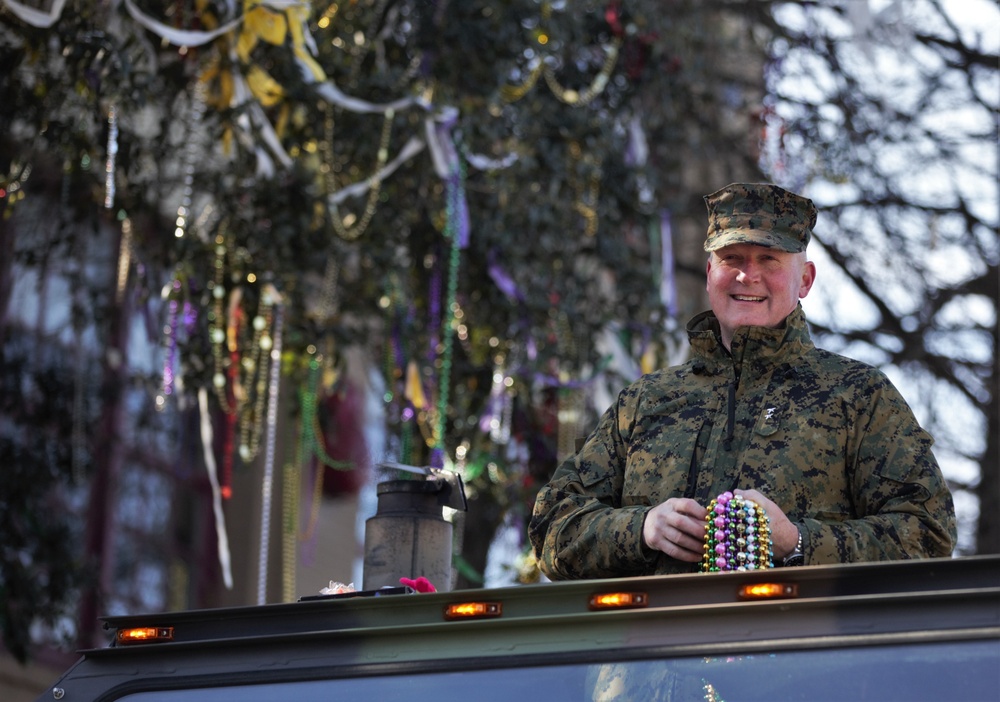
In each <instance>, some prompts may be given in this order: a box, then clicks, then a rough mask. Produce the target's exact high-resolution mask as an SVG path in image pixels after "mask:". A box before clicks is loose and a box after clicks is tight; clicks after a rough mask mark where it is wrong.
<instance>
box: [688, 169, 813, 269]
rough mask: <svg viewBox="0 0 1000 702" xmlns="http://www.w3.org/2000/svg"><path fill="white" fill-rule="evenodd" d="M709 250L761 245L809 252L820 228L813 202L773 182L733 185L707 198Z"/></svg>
mask: <svg viewBox="0 0 1000 702" xmlns="http://www.w3.org/2000/svg"><path fill="white" fill-rule="evenodd" d="M705 206H706V207H708V234H707V236H706V238H705V251H716V250H718V249H721V248H722V247H723V246H730V245H732V244H757V245H758V246H767V247H769V248H776V249H781V250H783V251H790V252H792V253H799V252H802V251H805V250H806V245H807V244H808V243H809V239H810V238H812V230H813V227H815V226H816V206H815V205H813V202H812V200H810V199H809V198H806V197H802V196H801V195H796V194H795V193H792V192H789V191H788V190H785V189H784V188H780V187H778V186H777V185H772V184H770V183H733V184H732V185H727V186H726V187H724V188H722V189H720V190H716V191H715V192H714V193H712V194H711V195H706V196H705Z"/></svg>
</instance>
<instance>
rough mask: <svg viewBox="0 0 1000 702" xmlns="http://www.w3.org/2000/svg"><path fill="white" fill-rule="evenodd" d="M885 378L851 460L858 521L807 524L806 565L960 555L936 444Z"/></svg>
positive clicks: (861, 419) (860, 420)
mask: <svg viewBox="0 0 1000 702" xmlns="http://www.w3.org/2000/svg"><path fill="white" fill-rule="evenodd" d="M879 376H880V380H881V382H880V383H879V384H878V385H877V386H876V387H875V388H873V389H872V393H871V394H870V395H869V401H868V402H867V405H868V406H867V409H866V410H865V411H864V412H862V413H861V414H859V415H858V416H857V417H856V422H857V425H856V426H855V427H854V431H853V432H852V434H853V439H852V442H851V443H850V444H849V445H848V447H847V451H848V455H847V456H846V457H845V458H846V469H847V481H848V491H849V495H850V499H851V500H852V502H853V505H852V509H851V513H852V518H850V519H847V520H845V521H826V520H824V519H823V518H822V515H816V517H817V518H807V519H805V520H803V522H802V523H803V526H804V527H805V532H806V534H805V538H804V542H805V543H804V552H805V562H806V563H807V564H820V563H847V562H855V561H887V560H902V559H911V558H931V557H947V556H950V555H951V554H952V551H953V550H954V548H955V542H956V540H957V532H956V523H955V507H954V503H953V501H952V496H951V492H950V490H949V489H948V486H947V483H946V482H945V479H944V477H943V476H942V474H941V469H940V467H939V466H938V463H937V460H936V459H935V457H934V454H933V453H932V451H931V446H932V444H933V439H932V438H931V436H930V435H929V434H928V433H927V432H926V431H924V430H923V429H922V428H921V427H920V425H919V424H918V423H917V420H916V418H915V417H914V416H913V413H912V411H911V410H910V408H909V406H908V405H907V404H906V401H905V400H904V399H903V398H902V396H901V395H900V394H899V391H898V390H897V389H896V388H895V387H894V386H893V385H892V384H891V383H890V382H889V380H888V379H887V378H885V377H884V376H881V374H879Z"/></svg>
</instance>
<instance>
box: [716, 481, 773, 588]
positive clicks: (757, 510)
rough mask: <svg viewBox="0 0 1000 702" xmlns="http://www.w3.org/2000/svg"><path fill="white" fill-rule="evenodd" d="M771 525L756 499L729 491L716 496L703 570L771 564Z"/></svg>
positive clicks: (768, 565) (764, 566) (734, 568)
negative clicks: (746, 497)
mask: <svg viewBox="0 0 1000 702" xmlns="http://www.w3.org/2000/svg"><path fill="white" fill-rule="evenodd" d="M772 558H773V553H772V551H771V526H770V522H769V521H768V518H767V513H766V512H765V511H764V510H763V508H761V506H760V505H758V504H757V503H756V502H754V501H753V500H747V499H745V498H743V497H740V496H739V495H734V494H733V493H732V492H730V491H726V492H724V493H722V494H721V495H719V496H718V497H717V498H715V499H714V500H712V502H711V504H709V506H708V515H707V516H706V517H705V553H704V556H702V560H701V572H702V573H716V572H720V571H747V570H762V569H765V568H771V567H773V566H772Z"/></svg>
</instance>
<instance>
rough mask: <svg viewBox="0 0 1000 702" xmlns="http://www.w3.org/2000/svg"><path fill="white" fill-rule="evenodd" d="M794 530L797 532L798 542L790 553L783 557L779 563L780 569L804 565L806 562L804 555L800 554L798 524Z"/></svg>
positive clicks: (800, 528)
mask: <svg viewBox="0 0 1000 702" xmlns="http://www.w3.org/2000/svg"><path fill="white" fill-rule="evenodd" d="M795 530H796V531H797V532H799V540H798V542H797V543H796V544H795V548H794V549H792V552H791V553H789V554H788V555H787V556H785V557H784V559H782V561H781V565H782V567H786V566H800V565H804V564H805V562H806V559H805V555H804V554H803V553H802V527H800V526H799V525H798V524H796V525H795Z"/></svg>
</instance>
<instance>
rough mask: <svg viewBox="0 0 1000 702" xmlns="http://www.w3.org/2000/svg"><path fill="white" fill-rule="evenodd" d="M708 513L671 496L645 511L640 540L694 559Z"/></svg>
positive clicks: (702, 544) (701, 549) (702, 543)
mask: <svg viewBox="0 0 1000 702" xmlns="http://www.w3.org/2000/svg"><path fill="white" fill-rule="evenodd" d="M707 515H708V510H707V509H705V508H704V507H702V506H701V505H699V504H698V503H697V502H695V501H694V500H689V499H688V498H686V497H671V498H670V499H669V500H667V501H666V502H661V503H660V504H658V505H656V507H654V508H653V509H651V510H649V512H648V513H647V514H646V521H645V522H643V525H642V538H643V541H645V542H646V545H647V546H649V547H650V548H653V549H656V550H657V551H663V552H664V553H665V554H667V555H668V556H671V557H673V558H676V559H677V560H679V561H686V562H688V563H697V562H698V561H700V560H701V558H702V556H703V555H704V553H705V517H706V516H707ZM793 546H794V544H793ZM789 550H791V549H789Z"/></svg>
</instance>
